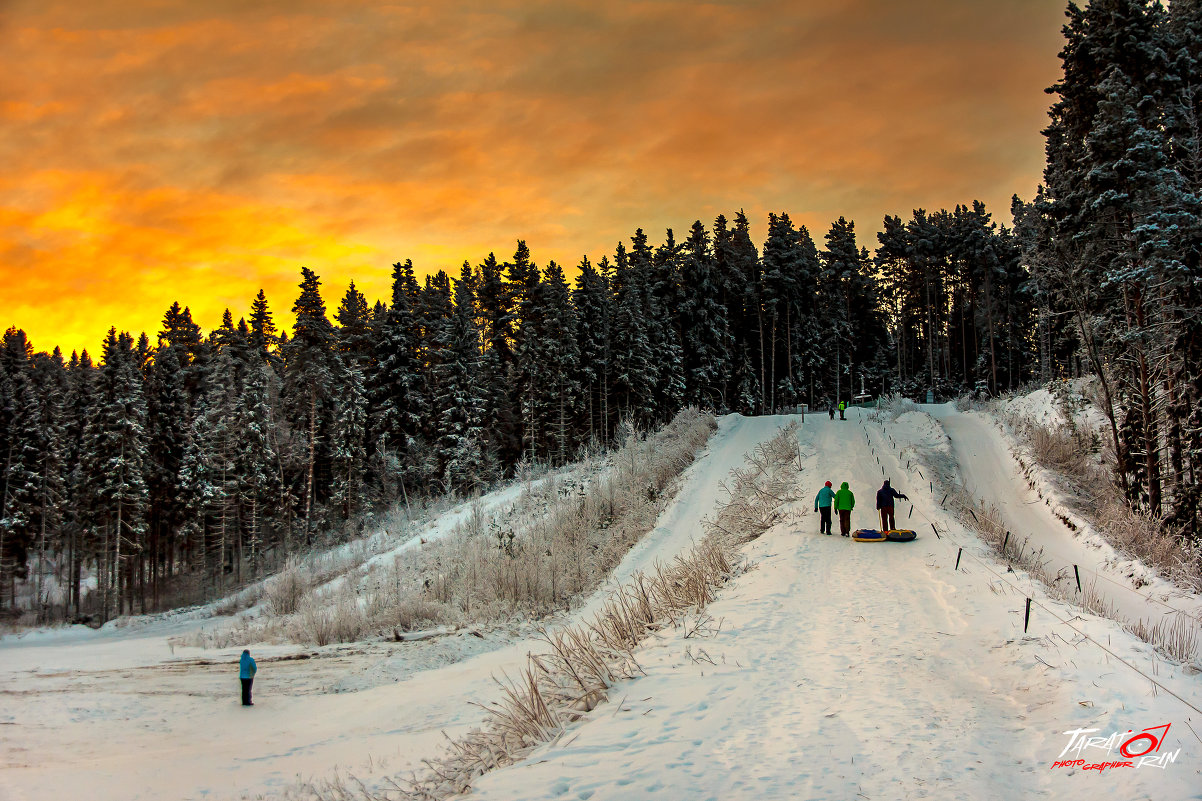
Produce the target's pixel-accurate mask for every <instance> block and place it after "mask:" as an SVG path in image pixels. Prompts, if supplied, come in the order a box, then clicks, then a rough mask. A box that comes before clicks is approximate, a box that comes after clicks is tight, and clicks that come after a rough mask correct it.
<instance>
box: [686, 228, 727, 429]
mask: <svg viewBox="0 0 1202 801" xmlns="http://www.w3.org/2000/svg"><path fill="white" fill-rule="evenodd" d="M680 281H681V293H682V296H683V298H682V302H681V306H680V320H681V329H682V342H683V350H684V361H685V363H684V374H685V398H686V400H687V402H689V403H692V404H696V405H699V406H707V407H710V408H714V409H718V410H720V411H725V410H726V408H727V401H726V380H727V377H728V376H729V374H730V372H731V365H730V358H731V353H730V349H731V334H730V328H729V324H728V322H727V317H726V313H727V308H726V306H725V305H724V304H723V303H722V297H721V295H722V290H721V286H720V284H719V281H718V276H717V269H716V266H715V263H714V256H713V253H712V252H711V251H710V243H709V233H708V232H707V231H706V230H705V226H703V225H702V224H701V221H700V220H697V221H696V222H694V223H693V227H692V229H691V230H690V232H689V238H688V239H687V240H686V241H685V243H684V246H683V258H682V259H681V274H680Z"/></svg>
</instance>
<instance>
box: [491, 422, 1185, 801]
mask: <svg viewBox="0 0 1202 801" xmlns="http://www.w3.org/2000/svg"><path fill="white" fill-rule="evenodd" d="M859 414H860V412H858V411H853V412H852V413H851V415H850V421H849V422H845V423H840V422H838V421H835V422H830V421H828V420H825V419H821V418H817V417H814V418H810V420H808V421H807V423H806V425H805V427H803V428H802V430H801V432H800V435H799V436H800V440H801V444H802V447H803V452H804V453H809V454H811V455H810V456H809V457H808V458H807V459H806V460H805V463H804V470H803V471H802V473H801V475H800V476H799V481H801V482H802V484H803V486H804V487H805V488H806V489H807V491H809V490H816V489H817V488H818V487H820V486H821V484H822V482H823V481H825V480H828V479H829V480H831V481H833V482H835V483H836V485H838V483H839V482H841V481H843V480H848V481H850V483H851V485H852V487H853V490H855V491H857V493H858V496H857V498H858V504H857V512H856V514H855V515H854V518H853V523H854V524H855V525H871V521H872V520H873V519H874V517H875V515H874V512H873V506H874V504H873V495H872V492H873V491H874V490H875V489H876V488H877V487H878V486H879V484H880V478H881V475H882V467H883V468H884V471H885V473H887V474H890V477H891V478H893V479H894V483H895V485H897V486H900V487H901V488H902V489H903V491H905V492H906V493H907V494H908V495H910V496H911V497H912V498H914V499H915V500H916V502H917V504H918V506H919V511H920V512H921V513H923V514H925V515H927V516H930V517H931V518H933V519H935V520H936V521H937V522H938V523H939V525H940V527H941V529H943V530H945V531H949V532H950V533H951V534H952V535H953V536H955V537H957V539H958V541H960V542H964V543H970V544H971V543H972V541H973V540H972V538H971V536H970V535H969V534H968V533H967V532H965V531H964V530H963V529H962V528H960V527H959V526H956V525H955V524H954V523H953V522H952V521H950V520H949V519H947V518H946V517H944V516H942V515H941V513H940V510H939V509H938V506H937V503H936V501H935V499H932V498H931V497H930V494H929V491H924V490H925V489H926V488H925V487H923V486H922V485H921V484H922V483H925V482H922V481H921V479H920V478H919V477H918V476H917V475H914V474H913V472H904V471H902V470H901V467H903V466H901V465H898V464H897V463H896V462H893V463H891V462H890V457H889V456H888V455H887V454H883V453H882V452H881V450H878V451H877V452H876V453H875V454H874V453H873V452H872V451H871V450H870V448H869V445H868V441H867V440H866V439H865V438H864V437H863V436H862V433H861V430H860V428H859V427H858V426H856V425H855V423H854V422H851V421H854V420H855V419H856V418H857V416H858V415H859ZM916 417H917V416H916ZM903 422H904V421H903ZM911 423H912V426H913V427H915V428H922V427H923V425H922V424H921V422H920V421H918V420H911ZM926 426H927V427H928V430H926V431H922V430H915V431H913V432H908V433H911V434H914V435H916V436H911V437H910V439H911V441H913V440H915V439H918V440H921V439H922V438H923V437H929V436H930V434H931V432H930V430H929V423H927V424H926ZM878 457H880V458H881V463H880V464H878V462H877V458H878ZM810 497H811V496H810V495H806V496H805V497H804V498H803V502H802V504H800V505H799V506H797V507H796V508H795V509H794V512H795V513H796V522H795V523H791V524H781V525H778V526H777V527H776V528H774V529H772V530H771V531H769V532H768V533H767V534H766V535H764V536H763V537H762V538H760V539H759V540H758V541H756V542H755V543H753V544H752V545H751V546H750V547H749V548H748V555H749V557H750V558H751V559H753V560H754V561H755V562H756V565H757V568H756V569H755V570H753V571H751V572H749V573H747V574H745V575H743V576H741V577H740V578H739V579H737V580H736V581H735V582H734V583H733V584H732V585H731V586H729V587H728V588H727V590H726V591H724V592H723V594H722V598H721V600H720V601H719V602H717V603H715V604H713V605H712V606H711V607H710V609H709V613H710V614H711V615H712V616H714V617H715V618H721V620H722V627H721V630H720V631H719V632H718V633H717V634H716V635H714V636H712V637H709V638H705V639H697V638H692V639H687V640H686V639H684V637H683V634H682V633H681V632H679V631H677V632H674V633H673V634H672V635H671V636H666V637H663V638H661V639H659V640H657V641H655V642H653V643H651V644H648V645H647V646H645V647H644V648H643V649H642V651H641V652H640V654H639V658H640V660H641V661H642V662H643V664H644V666H645V667H646V669H647V674H648V675H647V677H646V678H640V679H638V680H635V681H631V682H627V683H626V685H625V686H623V687H621V688H620V689H619V691H618V693H617V694H616V697H618V698H623V700H622V702H621V703H620V704H611V705H609V706H608V707H601V708H599V709H598V710H597V712H596V713H595V714H594V716H593V719H592V720H590V721H589V722H587V723H585V724H584V725H581V726H579V727H578V728H577V729H576V730H575V731H573V732H571V733H569V734H568V735H566V736H565V737H564V738H563V739H562V741H561V742H560V743H558V744H556V745H555V746H553V747H549V748H546V749H545V750H543V751H542V752H539V753H536V754H534V755H533V756H532V757H531V758H530V759H527V760H526V761H525V762H523V763H522V764H520V765H517V766H514V767H511V768H508V769H505V770H502V771H498V772H496V773H493V774H490V775H487V776H485V777H484V778H483V779H481V780H480V781H479V782H478V784H477V786H476V789H475V791H474V792H473V794H472V795H473V797H479V798H481V799H495V800H497V801H500V799H548V801H549V800H550V799H562V798H572V799H592V801H599V799H641V798H655V797H672V798H690V799H731V798H748V799H752V798H754V799H806V798H814V799H836V798H837V799H853V798H873V799H877V798H879V799H903V798H938V799H943V798H971V799H978V798H979V799H992V798H1001V797H1011V798H1035V797H1059V796H1061V795H1065V796H1067V795H1070V794H1071V795H1081V794H1082V793H1090V794H1093V793H1101V794H1102V795H1104V796H1105V797H1108V798H1124V799H1127V798H1151V797H1155V798H1202V741H1199V740H1198V739H1197V738H1195V737H1194V736H1193V734H1192V733H1191V732H1190V730H1189V729H1188V728H1187V726H1186V725H1185V724H1186V718H1187V717H1192V719H1193V722H1194V724H1195V728H1199V727H1197V726H1196V724H1197V722H1198V716H1197V714H1196V713H1194V712H1192V711H1191V710H1189V708H1188V707H1186V706H1184V705H1183V704H1181V703H1180V702H1179V701H1177V700H1176V699H1174V698H1172V697H1171V696H1168V695H1165V694H1164V693H1161V694H1160V695H1158V696H1156V695H1153V694H1152V693H1151V692H1150V687H1149V685H1148V683H1147V682H1146V681H1145V680H1144V679H1142V678H1140V677H1139V676H1138V674H1136V673H1134V672H1130V671H1127V670H1126V669H1125V668H1123V667H1121V666H1119V665H1117V664H1116V662H1115V660H1114V659H1112V658H1110V657H1108V656H1107V654H1106V653H1105V652H1104V651H1101V650H1100V649H1098V648H1096V647H1092V646H1091V645H1090V644H1088V643H1083V642H1081V641H1080V638H1079V637H1078V636H1077V635H1075V634H1074V632H1073V631H1072V630H1070V629H1068V628H1067V627H1064V626H1059V627H1057V626H1054V625H1053V624H1054V621H1053V620H1051V619H1049V618H1048V617H1046V616H1044V617H1037V618H1036V620H1035V623H1034V626H1033V628H1032V631H1031V633H1030V634H1029V635H1026V636H1024V635H1023V631H1022V611H1023V606H1024V595H1023V594H1021V593H1016V592H1014V591H1013V590H1012V589H1010V588H1009V587H1008V586H1007V585H1006V584H1005V583H1004V582H1003V581H1001V580H999V579H998V578H996V577H995V576H994V575H992V574H991V573H989V572H988V571H986V570H985V569H984V567H983V566H981V565H980V563H976V562H972V563H965V564H962V565H961V568H960V570H959V571H955V570H953V565H954V561H955V557H956V554H957V550H956V548H957V546H954V545H953V544H952V543H951V542H950V541H949V540H938V539H935V538H934V537H933V536H930V535H926V534H925V533H924V535H922V537H921V539H919V540H918V541H916V542H913V543H909V544H857V543H853V542H851V541H849V540H847V539H843V538H841V537H839V536H837V535H836V536H834V537H825V536H819V535H818V534H817V528H818V524H817V517H816V515H814V514H813V513H812V506H811V501H810ZM860 510H863V511H860ZM981 554H982V556H983V555H984V550H983V548H982V549H981ZM997 567H998V566H996V565H995V566H994V568H995V569H996V568H997ZM1001 570H1002V572H1003V573H1004V568H1002V569H1001ZM1009 580H1010V581H1012V582H1013V583H1014V584H1016V585H1018V586H1019V589H1023V590H1026V589H1027V587H1026V586H1025V585H1024V579H1023V577H1021V576H1010V577H1009ZM1031 592H1033V594H1034V595H1035V596H1036V598H1037V599H1041V598H1042V595H1041V594H1040V593H1039V591H1038V588H1034V589H1032V590H1031ZM1043 603H1046V604H1047V605H1048V606H1049V607H1050V608H1052V609H1054V610H1057V612H1058V614H1060V615H1061V616H1063V617H1071V616H1072V614H1073V613H1072V611H1071V610H1070V609H1068V608H1066V607H1064V606H1063V605H1061V604H1056V603H1054V602H1049V601H1046V600H1044V601H1043ZM1077 625H1078V626H1079V627H1081V628H1082V629H1083V630H1085V631H1086V632H1088V633H1090V634H1091V635H1092V636H1095V637H1097V638H1099V639H1101V640H1102V641H1104V642H1108V643H1109V644H1110V647H1111V648H1112V649H1113V650H1114V651H1115V652H1116V653H1117V654H1119V655H1121V656H1123V657H1124V658H1126V659H1128V660H1130V661H1133V662H1134V663H1135V664H1136V665H1137V666H1141V667H1142V668H1143V669H1144V670H1146V671H1148V672H1149V673H1152V672H1155V673H1157V675H1158V679H1159V680H1160V681H1162V682H1164V683H1166V684H1170V685H1172V687H1173V688H1174V689H1175V690H1176V691H1177V692H1179V693H1180V694H1182V695H1183V696H1185V697H1186V698H1187V699H1188V700H1190V701H1191V702H1192V703H1193V704H1194V705H1195V706H1202V682H1200V681H1199V679H1198V677H1197V676H1196V675H1194V676H1188V675H1184V674H1183V673H1182V671H1180V669H1178V668H1173V667H1169V666H1168V665H1165V664H1163V663H1160V662H1159V661H1158V660H1157V658H1156V657H1155V655H1154V654H1152V653H1151V650H1150V649H1149V648H1148V647H1147V646H1146V645H1145V644H1143V643H1142V642H1140V641H1138V640H1136V639H1135V638H1134V637H1132V636H1131V635H1129V634H1127V633H1126V632H1124V631H1122V630H1121V629H1119V628H1118V627H1117V626H1115V625H1114V624H1113V623H1110V622H1108V621H1103V620H1098V619H1096V618H1095V619H1089V620H1083V621H1082V620H1079V621H1078V622H1077ZM1166 722H1170V723H1172V724H1174V725H1173V726H1172V727H1171V728H1170V730H1169V733H1168V737H1167V741H1166V743H1165V745H1164V746H1163V748H1162V750H1164V751H1170V750H1171V751H1177V750H1178V749H1179V753H1178V755H1177V760H1176V762H1174V763H1172V764H1168V765H1167V766H1165V767H1163V768H1156V767H1151V766H1145V767H1143V768H1139V769H1136V768H1125V769H1124V768H1114V769H1111V770H1110V771H1109V772H1107V773H1106V774H1105V775H1100V776H1099V775H1096V774H1094V773H1093V772H1085V771H1083V770H1080V769H1077V770H1073V769H1069V768H1056V769H1053V768H1052V765H1053V763H1054V762H1055V761H1057V760H1058V759H1060V758H1061V757H1060V753H1061V751H1062V750H1063V749H1064V747H1065V746H1066V745H1067V744H1068V742H1069V738H1068V737H1067V736H1065V735H1064V734H1063V732H1065V731H1069V730H1072V729H1075V728H1079V727H1084V728H1095V727H1096V728H1099V729H1104V730H1105V732H1104V733H1105V734H1109V733H1110V732H1111V731H1112V730H1114V729H1116V728H1117V729H1118V730H1119V731H1120V732H1125V731H1126V730H1127V729H1128V728H1134V729H1135V730H1136V731H1137V732H1138V731H1140V730H1142V729H1143V728H1147V727H1152V726H1158V725H1161V724H1163V723H1166ZM1082 756H1084V757H1088V758H1089V760H1088V761H1090V762H1097V761H1101V760H1102V759H1103V758H1104V757H1103V754H1102V753H1101V750H1100V749H1097V748H1095V749H1092V750H1091V751H1086V752H1085V753H1084V754H1082ZM1065 758H1066V759H1067V758H1068V757H1065ZM1116 758H1119V757H1117V754H1115V755H1113V756H1111V757H1109V759H1110V760H1114V759H1116ZM664 794H666V795H664Z"/></svg>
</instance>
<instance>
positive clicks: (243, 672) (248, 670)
mask: <svg viewBox="0 0 1202 801" xmlns="http://www.w3.org/2000/svg"><path fill="white" fill-rule="evenodd" d="M258 669H259V668H258V666H257V665H256V664H255V660H253V659H251V656H250V651H249V650H244V651H243V652H242V659H241V660H239V662H238V678H239V679H241V680H242V706H254V703H253V702H252V701H251V700H250V686H251V685H252V684H254V683H255V673H256V672H257V671H258Z"/></svg>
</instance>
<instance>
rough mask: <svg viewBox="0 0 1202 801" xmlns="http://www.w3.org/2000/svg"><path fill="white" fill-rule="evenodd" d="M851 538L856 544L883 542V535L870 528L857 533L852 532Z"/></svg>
mask: <svg viewBox="0 0 1202 801" xmlns="http://www.w3.org/2000/svg"><path fill="white" fill-rule="evenodd" d="M851 538H852V539H853V540H855V541H856V542H884V541H885V534H884V533H883V532H880V531H877V530H875V529H871V528H862V529H860V530H858V531H853V532H852V534H851Z"/></svg>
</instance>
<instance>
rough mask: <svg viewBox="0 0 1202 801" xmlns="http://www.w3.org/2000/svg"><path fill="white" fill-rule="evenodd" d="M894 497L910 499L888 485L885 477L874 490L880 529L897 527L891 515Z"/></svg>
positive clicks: (889, 529)
mask: <svg viewBox="0 0 1202 801" xmlns="http://www.w3.org/2000/svg"><path fill="white" fill-rule="evenodd" d="M894 498H901V499H902V500H904V501H908V500H910V499H909V498H907V497H906V496H905V495H903V494H902V493H900V492H898V491H897V490H895V489H893V487H891V486H889V479H885V483H884V484H882V485H881V488H880V489H879V490H877V491H876V508H877V509H878V510H880V513H881V531H891V530H893V529H895V528H897V521H896V520H895V519H894V517H893V499H894Z"/></svg>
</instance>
